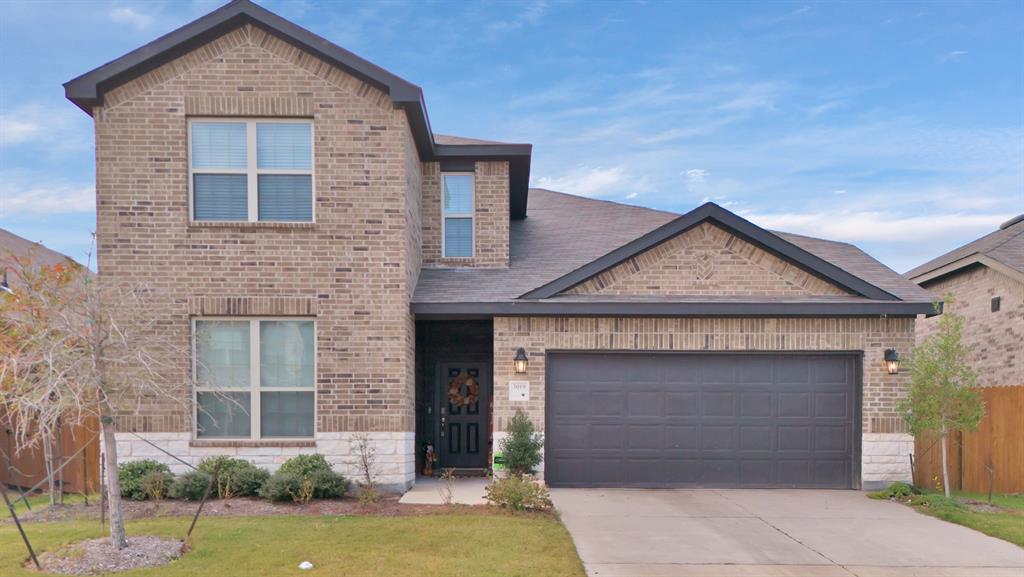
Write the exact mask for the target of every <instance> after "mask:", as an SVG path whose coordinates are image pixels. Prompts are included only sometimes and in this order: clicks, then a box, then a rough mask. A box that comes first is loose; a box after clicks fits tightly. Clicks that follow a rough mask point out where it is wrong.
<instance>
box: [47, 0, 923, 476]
mask: <svg viewBox="0 0 1024 577" xmlns="http://www.w3.org/2000/svg"><path fill="white" fill-rule="evenodd" d="M65 88H66V93H67V96H68V98H69V99H71V100H72V101H73V102H74V103H75V104H77V105H78V106H79V107H81V108H82V109H83V110H85V111H86V112H87V113H89V114H90V115H91V116H92V117H93V119H94V121H95V125H96V158H97V187H96V189H97V197H98V198H97V229H98V231H97V235H98V256H99V268H100V270H101V271H102V272H103V274H104V275H105V276H107V277H110V278H111V279H113V280H115V281H123V282H145V283H147V284H148V285H149V286H150V287H151V288H152V289H153V290H154V291H155V294H158V295H159V294H162V295H165V297H164V298H166V299H167V302H168V303H173V305H174V307H176V310H177V312H176V314H174V315H173V316H172V317H171V318H167V319H166V325H165V326H166V330H168V331H173V332H174V333H175V334H177V335H179V336H180V338H181V340H182V342H187V341H188V340H189V339H192V341H193V342H194V343H195V349H196V357H197V359H198V362H197V363H195V365H194V364H193V362H192V361H191V360H190V359H184V358H182V359H171V360H172V361H175V362H176V363H177V364H178V367H179V368H178V371H179V374H180V375H181V377H182V379H183V380H184V379H185V378H186V377H187V376H188V375H189V373H190V372H191V371H195V372H196V377H197V378H198V380H199V381H200V382H201V385H200V386H199V387H198V388H197V390H196V391H195V392H194V395H195V401H196V405H197V407H198V408H197V409H196V411H195V412H194V413H190V412H187V411H184V412H183V411H181V410H180V409H179V408H178V407H177V406H173V405H171V406H168V405H164V404H157V403H152V402H147V401H145V400H143V402H141V403H140V404H139V405H133V406H132V407H131V408H126V410H125V411H124V413H122V414H120V415H118V417H117V426H118V427H119V429H120V430H121V431H124V432H122V433H119V435H118V439H119V443H120V445H119V447H120V449H121V450H122V451H123V452H122V453H121V456H122V457H126V458H128V459H135V458H140V457H150V458H159V459H164V460H168V461H169V459H168V458H167V457H166V456H164V455H162V454H161V453H159V452H158V451H156V450H155V449H153V448H151V447H149V446H148V445H146V444H144V443H142V442H140V441H138V440H136V439H135V437H133V436H132V435H131V434H129V433H128V432H135V433H138V434H139V435H140V436H143V437H145V438H147V439H149V440H151V441H153V442H156V443H159V444H161V446H162V447H165V448H167V449H168V450H170V451H171V452H173V453H174V454H176V455H179V456H181V457H182V458H185V459H190V460H193V461H195V460H199V459H201V458H203V457H205V456H208V455H216V454H231V455H238V456H242V457H246V458H249V459H252V460H253V461H254V462H256V463H258V464H261V465H266V466H269V467H274V466H276V465H277V464H279V463H281V462H282V461H283V460H284V459H286V458H287V457H288V456H289V455H293V454H297V453H305V452H313V451H316V452H319V453H323V454H324V455H326V456H327V458H328V459H329V460H330V461H331V462H332V463H334V464H335V465H336V466H337V467H338V468H339V470H343V471H346V472H348V473H349V474H352V473H354V468H353V463H354V460H355V457H356V455H355V452H356V449H355V446H356V443H355V442H354V441H355V440H356V439H357V438H358V437H360V436H362V435H366V436H368V437H369V438H370V439H371V440H372V442H373V444H374V446H375V448H376V454H377V458H378V460H379V470H378V471H377V473H378V475H379V480H380V481H381V482H382V483H384V484H386V485H390V486H393V487H408V486H410V485H411V484H412V483H413V482H414V481H415V478H416V474H417V463H418V462H419V461H421V460H422V454H423V448H424V445H425V444H426V443H433V444H434V445H435V446H436V447H437V449H438V452H439V454H440V463H439V466H440V467H456V468H463V469H475V470H481V471H482V470H484V469H486V468H488V467H489V466H490V463H491V459H492V457H493V452H494V450H496V448H497V446H498V445H497V441H499V440H500V439H501V438H502V437H503V435H504V432H503V431H504V430H505V428H506V426H507V423H508V421H509V419H510V417H511V416H512V415H514V414H515V412H516V411H517V410H524V411H526V413H527V414H528V415H529V416H530V417H531V418H532V419H533V421H534V422H535V424H536V425H537V426H538V428H539V429H540V430H542V431H543V432H544V433H545V436H546V442H545V449H546V455H545V463H544V470H543V474H544V476H545V478H546V480H547V482H548V483H549V484H551V485H553V486H572V485H575V486H581V485H583V486H586V485H589V486H721V487H727V486H728V487H738V486H757V487H836V488H859V487H870V486H875V485H878V484H881V483H882V482H884V481H888V480H893V479H907V478H909V475H910V471H909V460H908V457H907V456H908V453H910V452H911V451H912V446H913V445H912V443H913V441H912V438H911V437H910V436H909V435H907V433H906V431H905V427H904V424H903V420H902V418H901V417H900V415H899V413H898V411H897V407H896V404H897V401H898V399H899V398H900V396H901V395H902V393H903V391H904V389H905V387H906V385H907V377H906V375H905V374H896V375H891V374H888V373H887V371H886V368H885V365H884V363H883V354H884V351H885V350H886V349H888V348H894V349H896V350H897V351H899V352H905V351H909V349H910V348H911V346H912V345H913V342H914V321H915V317H916V316H917V315H919V314H926V313H928V312H930V311H931V302H930V301H931V295H929V294H928V293H927V292H925V291H923V290H921V289H920V288H919V287H917V286H916V285H914V284H913V283H911V282H909V281H907V280H906V279H904V278H902V277H900V276H899V275H898V274H896V273H895V272H893V271H891V270H889V269H888V268H886V267H885V266H884V265H882V264H880V263H879V262H877V261H876V260H874V259H872V258H871V257H870V256H868V255H866V254H865V253H863V252H861V251H860V250H859V249H857V248H856V247H853V246H851V245H848V244H844V243H837V242H830V241H826V240H820V239H814V238H808V237H803V236H798V235H792V234H786V233H776V232H771V231H767V230H764V229H761V228H759V227H757V226H756V225H754V224H752V223H750V222H748V221H746V220H744V219H743V218H740V217H738V216H737V215H735V214H732V213H730V212H729V211H727V210H724V209H722V208H721V207H718V206H716V205H714V204H710V203H709V204H705V205H702V206H700V207H698V208H696V209H695V210H693V211H691V212H689V213H687V214H684V215H677V214H671V213H667V212H661V211H656V210H650V209H646V208H640V207H635V206H626V205H621V204H616V203H611V202H604V201H598V200H591V199H586V198H581V197H577V196H572V195H568V194H562V193H558V192H552V191H547V190H541V189H529V188H528V183H529V178H530V159H531V147H530V145H527V144H506V143H498V142H490V141H481V140H473V139H467V138H457V137H450V136H441V135H439V134H435V133H434V132H433V131H432V129H431V126H430V123H429V121H428V117H427V113H426V107H425V103H424V99H423V94H422V91H421V90H420V88H419V87H417V86H415V85H412V84H410V83H408V82H407V81H405V80H402V79H401V78H398V77H396V76H395V75H393V74H391V73H389V72H387V71H385V70H382V69H381V68H379V67H377V66H375V65H373V64H371V63H369V62H367V61H365V60H362V59H361V58H359V57H357V56H355V55H353V54H352V53H350V52H347V51H345V50H343V49H341V48H339V47H337V46H335V45H333V44H331V43H330V42H329V41H327V40H325V39H323V38H320V37H318V36H316V35H314V34H312V33H310V32H308V31H306V30H304V29H302V28H299V27H298V26H296V25H294V24H292V23H290V22H288V21H286V20H284V19H282V18H280V17H278V16H276V15H274V14H272V13H270V12H268V11H267V10H265V9H263V8H261V7H259V6H257V5H255V4H252V3H251V2H248V1H246V0H242V1H236V2H232V3H230V4H228V5H227V6H225V7H223V8H220V9H218V10H216V11H214V12H213V13H211V14H209V15H207V16H204V17H203V18H200V19H199V20H197V21H195V22H193V23H191V24H188V25H186V26H184V27H183V28H180V29H178V30H176V31H174V32H171V33H170V34H168V35H166V36H163V37H161V38H159V39H157V40H155V41H154V42H152V43H151V44H148V45H146V46H143V47H142V48H140V49H138V50H136V51H134V52H131V53H129V54H127V55H125V56H123V57H121V58H118V59H117V60H114V61H112V62H110V63H108V64H105V65H104V66H102V67H100V68H97V69H96V70H94V71H92V72H89V73H87V74H85V75H83V76H81V77H79V78H76V79H74V80H72V81H70V82H68V83H67V84H66V85H65ZM520 349H521V351H520ZM519 353H521V354H519ZM516 357H519V359H520V361H524V362H516V361H515V359H516ZM524 357H525V359H524ZM523 365H525V366H523ZM518 370H522V372H518ZM217 389H219V390H221V391H227V392H228V394H229V395H230V396H231V399H232V400H233V401H234V402H225V400H224V398H223V397H222V396H218V395H214V394H212V391H214V390H217ZM169 462H170V461H169ZM171 464H173V462H171Z"/></svg>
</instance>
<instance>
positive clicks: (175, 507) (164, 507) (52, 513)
mask: <svg viewBox="0 0 1024 577" xmlns="http://www.w3.org/2000/svg"><path fill="white" fill-rule="evenodd" d="M398 499H399V496H398V495H382V496H381V498H380V501H378V502H377V503H360V502H359V500H357V499H355V498H344V499H324V500H315V501H312V502H310V503H309V504H307V505H297V504H295V503H271V502H270V501H266V500H263V499H255V498H244V497H242V498H234V499H222V500H211V501H207V502H206V505H205V506H204V507H203V516H204V517H206V516H232V517H250V516H257V515H327V516H331V515H361V516H380V517H401V516H421V515H442V514H453V513H456V514H457V513H465V514H491V513H498V512H499V511H500V510H498V508H497V507H487V506H484V505H403V504H401V503H399V502H398ZM123 503H124V514H125V517H126V518H127V519H129V520H131V519H148V518H152V517H188V516H192V515H194V514H195V512H196V509H197V508H198V507H199V503H197V502H194V501H176V500H163V501H141V502H140V501H124V502H123ZM19 518H20V519H21V520H22V522H23V523H48V522H55V521H74V520H96V521H98V520H99V518H100V509H99V505H98V504H97V503H96V502H94V501H92V500H90V503H89V505H85V504H81V503H79V504H75V505H63V506H56V507H47V508H45V509H39V510H36V511H32V512H30V513H25V514H22V515H19ZM3 522H6V523H10V522H11V520H10V519H6V520H4V521H3Z"/></svg>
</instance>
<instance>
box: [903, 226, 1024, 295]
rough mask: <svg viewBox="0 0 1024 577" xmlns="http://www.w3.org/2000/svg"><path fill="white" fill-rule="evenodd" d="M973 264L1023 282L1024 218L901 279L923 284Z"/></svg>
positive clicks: (930, 262) (954, 250)
mask: <svg viewBox="0 0 1024 577" xmlns="http://www.w3.org/2000/svg"><path fill="white" fill-rule="evenodd" d="M976 264H982V265H985V266H987V267H989V268H993V269H996V270H998V271H1000V272H1002V273H1004V274H1006V275H1008V276H1010V277H1011V278H1016V279H1019V280H1024V215H1021V216H1018V217H1016V218H1013V219H1010V220H1008V221H1007V222H1005V223H1003V224H1002V225H1001V226H1000V227H999V230H996V231H993V232H990V233H989V234H986V235H985V236H983V237H981V238H979V239H976V240H973V241H971V242H969V243H967V244H965V245H963V246H961V247H959V248H956V249H953V250H951V251H949V252H947V253H946V254H943V255H941V256H938V257H936V258H933V259H932V260H930V261H928V262H926V263H924V264H922V265H920V266H918V267H915V268H913V269H911V270H909V271H907V272H906V273H905V274H904V275H903V276H905V277H906V278H908V279H910V280H912V281H914V282H916V283H918V284H924V283H928V282H930V281H933V280H935V279H938V278H940V277H943V276H946V275H949V274H952V273H954V272H956V271H959V270H961V269H964V268H966V267H970V266H973V265H976Z"/></svg>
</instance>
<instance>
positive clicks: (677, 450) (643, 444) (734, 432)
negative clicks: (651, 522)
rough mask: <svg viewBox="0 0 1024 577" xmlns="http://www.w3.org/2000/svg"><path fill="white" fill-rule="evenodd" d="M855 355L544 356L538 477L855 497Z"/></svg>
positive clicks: (571, 483) (568, 483)
mask: <svg viewBox="0 0 1024 577" xmlns="http://www.w3.org/2000/svg"><path fill="white" fill-rule="evenodd" d="M857 358H858V357H856V356H853V355H799V354H681V353H666V354H658V353H605V354H579V353H551V354H549V355H548V361H547V365H548V366H547V403H546V407H547V409H546V411H547V414H546V425H545V426H546V440H545V463H544V467H545V470H544V477H545V480H546V481H547V482H548V483H549V484H550V485H551V486H555V487H558V486H562V487H587V486H590V487H816V488H851V487H853V486H854V484H853V479H854V476H855V467H856V463H857V452H858V443H856V442H855V436H854V435H855V431H856V425H855V423H856V418H857V413H858V411H859V408H858V406H857V401H856V399H857V388H858V386H857V383H858V381H859V377H858V374H857Z"/></svg>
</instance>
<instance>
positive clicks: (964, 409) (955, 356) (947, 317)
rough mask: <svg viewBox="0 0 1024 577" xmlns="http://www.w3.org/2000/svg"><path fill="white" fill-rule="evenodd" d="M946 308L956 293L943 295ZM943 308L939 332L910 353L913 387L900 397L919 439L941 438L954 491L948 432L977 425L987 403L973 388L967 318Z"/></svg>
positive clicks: (939, 309)
mask: <svg viewBox="0 0 1024 577" xmlns="http://www.w3.org/2000/svg"><path fill="white" fill-rule="evenodd" d="M943 300H945V302H946V306H947V308H948V307H949V305H952V304H953V303H954V302H955V299H954V297H953V295H952V294H946V295H944V296H943ZM935 312H936V313H941V316H940V317H939V322H938V332H936V333H935V334H933V335H931V336H929V337H928V338H926V339H925V340H924V341H923V342H921V343H920V344H919V345H917V346H916V347H914V350H913V352H912V353H911V355H910V361H909V363H908V364H909V369H910V390H909V392H908V395H907V397H906V399H904V400H903V401H902V403H901V406H900V410H901V411H902V412H903V414H904V417H905V418H906V420H907V424H908V425H909V427H910V432H911V433H913V434H914V436H915V437H917V438H918V439H920V438H922V437H924V438H931V439H936V440H937V441H938V442H939V443H940V444H941V451H942V488H943V491H944V492H945V495H946V497H949V462H948V454H949V437H950V435H952V434H953V433H956V432H958V431H973V430H977V428H978V423H979V422H981V418H982V417H983V416H984V414H985V403H984V402H983V401H982V399H981V395H979V394H978V392H977V391H975V390H974V386H975V384H976V382H977V372H975V371H974V370H973V369H972V368H971V367H970V365H969V364H968V362H967V361H968V354H969V353H970V349H969V348H968V347H967V346H965V345H964V343H963V340H962V339H961V333H962V332H963V325H964V318H963V317H961V316H960V315H957V314H955V313H952V312H945V313H942V305H941V303H939V302H936V303H935Z"/></svg>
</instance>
